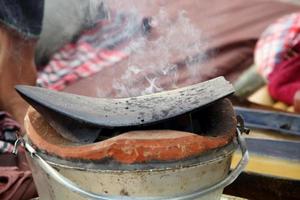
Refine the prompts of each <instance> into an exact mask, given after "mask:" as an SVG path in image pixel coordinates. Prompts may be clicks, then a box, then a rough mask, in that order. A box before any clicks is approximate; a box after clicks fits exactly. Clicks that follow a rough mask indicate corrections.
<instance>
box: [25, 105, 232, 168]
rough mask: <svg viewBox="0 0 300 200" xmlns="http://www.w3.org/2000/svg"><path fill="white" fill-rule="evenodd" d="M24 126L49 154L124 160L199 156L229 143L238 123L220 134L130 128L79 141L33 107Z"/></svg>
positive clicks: (68, 157)
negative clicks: (89, 141)
mask: <svg viewBox="0 0 300 200" xmlns="http://www.w3.org/2000/svg"><path fill="white" fill-rule="evenodd" d="M25 128H26V131H27V134H28V137H29V139H30V141H31V142H32V144H33V145H34V146H35V147H36V148H37V149H39V150H41V151H43V152H45V153H47V154H50V155H54V156H57V157H60V158H63V159H71V160H72V159H75V160H89V161H101V160H104V159H112V160H115V161H117V162H120V163H124V164H133V163H144V162H149V161H174V160H181V159H186V158H189V157H194V156H199V155H200V154H202V153H204V152H207V151H209V150H211V149H216V148H219V147H223V146H225V145H226V144H228V143H230V142H231V141H232V139H233V137H234V133H235V127H234V128H233V130H230V131H228V133H226V134H223V135H222V136H217V137H208V136H200V135H196V134H193V133H189V132H181V131H173V130H154V131H131V132H127V133H123V134H121V135H118V136H116V137H113V138H110V139H107V140H104V141H101V142H96V143H93V144H85V145H78V144H74V143H71V142H70V141H68V140H66V139H64V138H63V137H61V136H60V134H58V133H57V132H56V131H55V130H54V129H53V128H52V127H51V126H50V125H49V124H48V123H47V122H46V121H45V120H44V118H43V117H42V116H41V115H40V114H39V113H38V112H37V111H35V110H34V109H33V108H32V107H30V108H29V109H28V112H27V115H26V117H25ZM149 135H151V137H149ZM162 135H164V137H161V136H162Z"/></svg>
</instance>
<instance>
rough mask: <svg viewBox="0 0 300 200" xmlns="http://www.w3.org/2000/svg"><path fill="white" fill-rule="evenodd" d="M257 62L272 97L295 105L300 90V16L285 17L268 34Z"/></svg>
mask: <svg viewBox="0 0 300 200" xmlns="http://www.w3.org/2000/svg"><path fill="white" fill-rule="evenodd" d="M255 63H256V65H257V66H258V71H259V73H260V74H261V75H262V76H263V77H265V78H266V79H267V82H268V88H269V92H270V95H271V96H272V98H273V99H275V100H278V101H282V102H284V103H286V104H288V105H292V104H293V102H294V96H295V94H296V92H297V91H300V13H294V14H291V15H287V16H284V17H282V18H280V19H279V20H277V21H276V22H275V23H274V24H272V25H270V26H269V27H268V28H267V29H266V30H265V31H264V33H263V34H262V36H261V37H260V39H259V41H258V42H257V45H256V49H255Z"/></svg>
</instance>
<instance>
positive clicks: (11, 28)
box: [0, 0, 44, 132]
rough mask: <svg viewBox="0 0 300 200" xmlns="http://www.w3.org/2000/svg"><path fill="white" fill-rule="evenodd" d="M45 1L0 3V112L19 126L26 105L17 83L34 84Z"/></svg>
mask: <svg viewBox="0 0 300 200" xmlns="http://www.w3.org/2000/svg"><path fill="white" fill-rule="evenodd" d="M43 13H44V0H23V1H21V0H0V109H1V110H5V111H7V112H9V113H10V114H11V115H12V116H13V117H14V118H15V119H16V120H17V122H19V123H20V125H21V130H22V131H21V132H23V130H24V129H23V120H24V116H25V113H26V110H27V106H28V105H27V103H26V102H25V101H24V100H23V99H22V98H21V97H20V96H19V95H18V94H17V92H16V91H15V89H14V87H15V85H17V84H26V85H34V84H35V82H36V78H37V72H36V67H35V64H34V55H35V47H36V44H37V40H38V38H39V36H40V34H41V30H42V21H43Z"/></svg>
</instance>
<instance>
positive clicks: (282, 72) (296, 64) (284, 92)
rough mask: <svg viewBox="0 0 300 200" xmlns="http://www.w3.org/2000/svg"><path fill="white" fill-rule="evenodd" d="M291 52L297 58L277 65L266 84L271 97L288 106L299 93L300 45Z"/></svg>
mask: <svg viewBox="0 0 300 200" xmlns="http://www.w3.org/2000/svg"><path fill="white" fill-rule="evenodd" d="M292 51H293V52H296V53H297V56H294V57H292V58H290V59H288V60H287V61H283V62H281V63H280V64H278V66H277V67H276V70H274V71H273V72H272V73H271V74H270V76H269V83H268V87H269V92H270V94H271V96H272V97H273V98H274V99H276V100H279V101H282V102H284V103H287V104H289V105H293V103H294V97H295V94H296V92H298V91H300V43H298V44H297V45H295V47H294V48H293V49H292Z"/></svg>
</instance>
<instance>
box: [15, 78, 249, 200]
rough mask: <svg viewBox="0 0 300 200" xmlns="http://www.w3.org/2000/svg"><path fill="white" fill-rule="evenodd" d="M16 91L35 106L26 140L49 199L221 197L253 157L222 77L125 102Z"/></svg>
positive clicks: (36, 175)
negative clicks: (236, 156) (238, 154)
mask: <svg viewBox="0 0 300 200" xmlns="http://www.w3.org/2000/svg"><path fill="white" fill-rule="evenodd" d="M17 90H18V92H19V93H20V94H21V95H22V96H23V97H24V98H25V99H26V100H27V101H28V102H29V103H30V104H31V105H32V106H33V107H34V108H35V109H33V108H30V109H29V111H28V113H27V116H26V118H25V127H26V130H27V135H28V138H27V139H26V140H24V145H25V147H26V149H27V150H28V154H27V157H28V160H29V162H30V165H31V168H32V171H33V177H34V181H35V183H36V185H37V189H38V193H39V195H40V198H41V199H42V200H47V199H64V200H67V199H103V200H104V199H105V200H111V199H151V200H154V199H155V200H156V199H174V200H175V199H177V200H180V199H209V200H214V199H220V197H221V194H222V191H223V188H224V187H225V186H227V185H228V184H230V183H232V182H233V181H234V180H235V179H236V178H237V176H238V175H239V174H240V173H241V172H242V170H243V168H244V167H245V165H246V163H247V161H248V154H247V150H246V148H245V142H244V140H243V138H242V137H241V132H240V130H239V129H238V128H237V127H238V124H237V120H236V117H235V113H234V111H233V107H232V105H231V103H230V101H229V100H227V99H226V98H225V97H226V96H228V95H230V94H231V93H232V92H233V89H232V86H231V85H230V84H229V83H228V82H227V81H225V79H223V78H217V79H214V80H211V81H207V82H203V83H200V84H197V85H193V86H189V87H186V88H181V89H177V90H172V91H167V92H162V93H156V94H151V95H146V96H142V97H135V98H126V99H96V98H90V97H82V96H76V95H71V94H65V93H59V92H54V91H48V90H45V89H41V88H34V87H27V86H26V87H25V86H20V87H18V88H17ZM61 101H65V103H64V104H62V103H59V102H61ZM87 105H89V107H88V108H86V107H85V106H87ZM238 145H239V146H240V149H241V151H242V153H243V157H242V160H241V161H240V163H239V164H238V166H237V167H236V168H235V169H234V170H233V171H231V172H230V173H229V170H230V164H231V157H232V153H233V152H234V151H235V150H236V148H237V146H238Z"/></svg>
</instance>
